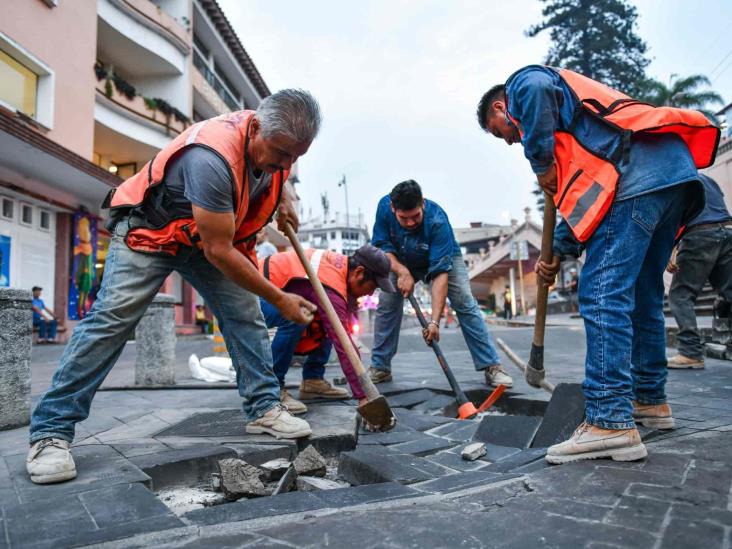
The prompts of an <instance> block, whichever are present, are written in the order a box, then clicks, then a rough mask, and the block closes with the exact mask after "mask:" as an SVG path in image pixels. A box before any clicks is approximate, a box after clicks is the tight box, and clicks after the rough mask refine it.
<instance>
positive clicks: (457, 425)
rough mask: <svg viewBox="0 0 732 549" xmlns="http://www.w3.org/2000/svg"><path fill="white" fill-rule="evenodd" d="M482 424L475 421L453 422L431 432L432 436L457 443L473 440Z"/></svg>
mask: <svg viewBox="0 0 732 549" xmlns="http://www.w3.org/2000/svg"><path fill="white" fill-rule="evenodd" d="M479 425H480V422H478V421H474V420H457V419H456V420H453V421H451V422H450V423H445V424H444V425H440V426H439V427H436V428H434V429H431V430H430V431H429V434H430V435H435V436H439V437H442V438H446V439H448V440H452V441H455V442H465V441H468V440H471V439H472V438H473V435H475V432H476V431H477V430H478V426H479Z"/></svg>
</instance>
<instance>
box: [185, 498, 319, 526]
mask: <svg viewBox="0 0 732 549" xmlns="http://www.w3.org/2000/svg"><path fill="white" fill-rule="evenodd" d="M322 507H325V503H324V502H323V500H321V499H320V498H319V497H317V496H316V495H315V494H314V493H313V492H289V493H287V494H280V495H278V496H270V497H264V498H257V499H249V500H239V501H236V502H234V503H228V504H226V505H217V506H215V507H207V508H204V509H196V510H195V511H190V512H189V513H186V514H185V515H183V518H184V519H185V520H187V521H190V522H191V523H192V524H198V525H204V524H222V523H225V522H236V521H243V520H251V519H255V518H260V517H271V516H276V515H286V514H290V513H301V512H303V511H312V510H313V509H320V508H322Z"/></svg>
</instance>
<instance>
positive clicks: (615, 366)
mask: <svg viewBox="0 0 732 549" xmlns="http://www.w3.org/2000/svg"><path fill="white" fill-rule="evenodd" d="M690 187H691V186H690V185H676V186H674V187H669V188H666V189H663V190H660V191H656V192H654V193H649V194H645V195H642V196H638V197H635V198H629V199H627V200H622V201H619V202H615V203H613V204H612V206H611V207H610V210H609V211H608V213H607V214H606V216H605V218H604V219H603V221H602V223H601V224H600V226H599V227H598V228H597V230H596V231H595V233H594V234H593V235H592V237H591V238H590V239H589V240H588V241H587V247H586V250H587V259H586V261H585V265H584V268H583V269H582V274H581V276H580V281H579V306H580V313H581V315H582V317H583V318H584V321H585V331H586V334H587V357H586V360H585V381H584V383H583V385H582V387H583V389H584V393H585V399H586V405H585V416H586V419H587V421H588V422H589V423H591V424H592V425H597V426H598V427H603V428H605V429H627V428H631V427H633V426H634V422H633V405H632V400H633V399H636V400H637V401H639V402H641V403H645V404H661V403H664V402H666V393H665V386H666V332H665V321H664V316H663V293H664V286H663V272H664V269H665V268H666V264H667V262H668V259H669V257H670V256H671V250H672V248H673V245H674V237H675V235H676V232H677V231H678V229H679V226H680V224H681V221H682V218H683V215H684V210H685V208H686V207H687V205H688V203H689V199H688V197H689V196H690V195H689V194H688V193H689V192H690Z"/></svg>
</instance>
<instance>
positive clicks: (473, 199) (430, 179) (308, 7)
mask: <svg viewBox="0 0 732 549" xmlns="http://www.w3.org/2000/svg"><path fill="white" fill-rule="evenodd" d="M219 4H220V5H221V6H222V8H223V9H224V11H225V13H226V15H227V17H228V18H229V20H230V21H231V23H232V25H233V26H234V29H235V30H236V32H237V34H238V35H239V38H240V39H241V41H242V43H243V45H244V47H245V48H246V49H247V52H248V53H249V54H250V56H251V57H252V59H253V60H254V62H255V64H256V65H257V67H258V69H259V71H260V72H261V73H262V75H263V77H264V79H265V81H266V82H267V84H268V86H269V87H270V89H271V90H273V91H274V90H277V89H280V88H286V87H300V88H304V89H307V90H309V91H310V92H312V93H313V94H314V95H315V97H316V98H317V99H318V100H319V102H320V105H321V108H322V110H323V114H324V123H323V127H322V130H321V132H320V135H319V137H318V138H317V140H316V141H315V142H314V143H313V145H312V147H311V149H310V152H308V154H307V155H306V156H305V157H303V158H302V159H301V160H300V179H301V181H302V184H301V185H299V186H298V190H299V193H300V196H301V198H302V200H303V203H304V206H305V217H307V214H308V211H309V210H310V209H312V213H313V215H318V214H320V213H321V206H320V194H321V193H323V192H327V193H328V197H329V199H330V204H331V211H345V198H344V194H343V189H342V188H338V186H337V183H338V180H339V179H340V177H341V175H342V174H346V177H347V178H348V191H349V205H350V211H351V213H356V212H358V211H359V209H360V210H361V211H362V212H363V213H364V214H365V215H366V217H367V222H368V224H369V226H371V225H372V224H373V216H374V213H375V209H376V204H377V202H378V200H379V198H381V197H382V196H383V195H385V194H387V193H388V192H389V191H390V190H391V188H392V187H393V186H394V185H395V184H396V183H398V182H399V181H403V180H405V179H415V180H416V181H418V182H419V183H420V185H422V188H423V190H424V192H425V195H426V196H427V197H428V198H431V199H433V200H435V201H436V202H437V203H439V204H440V205H441V206H443V208H445V210H446V211H447V213H448V215H449V217H450V220H451V222H452V224H453V226H455V227H460V226H466V225H467V224H468V222H470V221H486V222H490V223H507V222H508V220H509V219H510V218H511V217H513V218H519V219H521V218H522V217H523V215H524V214H523V211H522V210H523V208H524V207H526V206H531V207H533V206H534V203H535V198H534V196H533V195H532V194H531V189H532V181H533V180H534V178H533V176H532V173H531V170H530V169H529V166H528V162H527V161H526V160H525V159H524V157H523V151H522V149H521V147H520V146H519V145H514V146H513V147H508V146H506V145H505V144H504V143H502V142H499V141H498V140H496V139H495V138H492V137H490V136H488V135H486V134H484V133H482V132H481V130H480V128H479V127H478V125H477V122H476V119H475V107H476V104H477V102H478V100H479V98H480V96H481V95H482V94H483V92H484V91H486V90H487V89H488V88H489V87H490V86H492V85H493V84H496V83H500V82H503V81H504V80H505V79H506V77H508V76H509V75H510V74H511V73H512V72H513V71H515V70H516V69H518V68H520V67H522V66H524V65H527V64H531V63H539V62H541V60H542V58H543V56H544V54H545V53H546V51H547V49H548V44H549V39H548V36H547V35H546V33H543V34H542V35H540V36H539V37H537V38H527V37H526V36H525V35H524V31H525V30H526V29H527V28H528V27H529V26H530V25H532V24H533V23H536V22H538V21H539V20H540V19H541V8H542V4H541V3H540V2H538V1H537V0H511V1H510V2H486V1H485V0H475V1H473V0H450V1H449V2H448V1H416V0H414V1H399V0H383V1H374V0H370V1H368V2H358V3H357V2H342V1H335V0H333V1H319V0H311V1H308V2H301V1H295V0H280V1H278V2H272V0H245V1H241V0H219ZM636 5H637V6H638V9H639V14H640V17H639V34H640V35H641V37H642V38H643V39H644V40H646V42H647V43H648V46H649V48H650V52H649V53H650V56H651V57H652V58H653V63H652V64H651V66H650V74H651V75H652V76H654V77H655V78H658V79H660V80H664V81H668V79H669V77H670V75H671V74H672V73H677V74H679V75H682V76H685V75H689V74H695V73H703V74H707V75H711V76H713V77H714V78H713V80H714V82H713V87H714V88H715V89H716V90H717V91H718V92H719V93H720V94H721V95H722V96H723V98H724V99H725V101H726V102H729V101H731V100H732V40H731V39H730V36H732V2H730V1H729V0H703V1H700V2H692V1H690V0H639V1H638V2H636ZM534 218H535V219H536V216H535V217H534Z"/></svg>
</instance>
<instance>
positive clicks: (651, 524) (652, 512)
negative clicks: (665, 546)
mask: <svg viewBox="0 0 732 549" xmlns="http://www.w3.org/2000/svg"><path fill="white" fill-rule="evenodd" d="M669 507H671V504H670V503H669V502H667V501H657V500H653V499H649V498H643V499H639V498H634V497H630V496H623V497H621V498H620V501H619V502H618V504H617V506H615V507H613V508H612V509H611V510H610V511H609V512H608V513H607V515H606V516H605V522H608V523H611V524H617V525H618V526H622V527H623V528H635V529H636V530H643V531H646V532H654V533H656V534H658V533H660V531H661V529H662V528H663V522H664V518H665V516H666V513H668V510H669Z"/></svg>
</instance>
